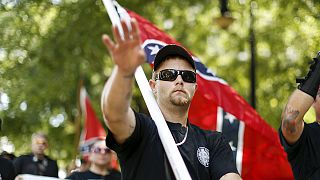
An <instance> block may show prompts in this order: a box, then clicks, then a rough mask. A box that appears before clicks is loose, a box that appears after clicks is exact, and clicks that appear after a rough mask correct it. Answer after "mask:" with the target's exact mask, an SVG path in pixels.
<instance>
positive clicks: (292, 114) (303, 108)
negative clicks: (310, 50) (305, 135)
mask: <svg viewBox="0 0 320 180" xmlns="http://www.w3.org/2000/svg"><path fill="white" fill-rule="evenodd" d="M319 55H320V54H319V53H318V56H317V57H316V58H314V59H313V62H312V64H311V66H310V70H309V73H308V74H307V76H306V77H305V78H304V79H302V80H299V83H300V85H299V86H298V89H297V90H295V91H294V92H293V93H292V95H291V96H290V98H289V100H288V103H287V105H286V107H285V108H284V110H283V113H282V126H281V131H282V134H283V136H284V138H285V139H286V141H287V142H288V143H289V144H294V143H295V142H297V141H298V139H299V138H300V136H301V134H302V132H303V128H304V122H303V116H304V115H305V113H306V112H307V111H308V109H309V108H310V107H311V106H312V104H313V102H314V100H315V99H316V96H317V93H318V89H319V84H320V61H319V57H320V56H319Z"/></svg>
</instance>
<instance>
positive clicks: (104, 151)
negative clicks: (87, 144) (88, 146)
mask: <svg viewBox="0 0 320 180" xmlns="http://www.w3.org/2000/svg"><path fill="white" fill-rule="evenodd" d="M92 151H93V152H94V153H101V154H106V153H109V152H111V150H110V149H109V148H99V147H97V148H93V150H92Z"/></svg>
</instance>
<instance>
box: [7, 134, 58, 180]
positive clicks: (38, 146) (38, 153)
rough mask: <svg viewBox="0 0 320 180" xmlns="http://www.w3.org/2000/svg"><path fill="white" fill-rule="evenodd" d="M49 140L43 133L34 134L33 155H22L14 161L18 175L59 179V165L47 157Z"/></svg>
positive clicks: (32, 142) (32, 139)
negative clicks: (46, 151)
mask: <svg viewBox="0 0 320 180" xmlns="http://www.w3.org/2000/svg"><path fill="white" fill-rule="evenodd" d="M47 148H48V138H47V136H46V135H45V134H43V133H34V134H33V135H32V138H31V149H32V153H30V154H27V155H22V156H20V157H18V158H16V159H15V160H14V161H13V164H14V166H15V169H16V172H17V174H33V175H40V176H50V177H58V165H57V162H56V161H55V160H52V159H51V158H49V157H48V156H46V155H45V153H44V151H45V150H46V149H47Z"/></svg>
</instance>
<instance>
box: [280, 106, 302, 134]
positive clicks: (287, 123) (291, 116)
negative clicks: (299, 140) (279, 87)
mask: <svg viewBox="0 0 320 180" xmlns="http://www.w3.org/2000/svg"><path fill="white" fill-rule="evenodd" d="M299 113H300V112H299V111H298V110H295V109H292V108H290V107H287V106H286V110H285V112H284V115H283V121H282V122H283V124H282V126H283V127H284V129H285V130H286V131H287V132H288V133H290V134H293V133H295V132H296V130H297V129H296V125H297V123H296V122H295V121H294V120H295V119H296V118H297V117H298V115H299Z"/></svg>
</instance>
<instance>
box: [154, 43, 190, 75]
mask: <svg viewBox="0 0 320 180" xmlns="http://www.w3.org/2000/svg"><path fill="white" fill-rule="evenodd" d="M175 55H176V56H181V57H182V58H184V59H185V60H187V61H188V63H189V64H190V65H191V66H192V68H193V69H196V68H195V64H194V60H193V58H192V56H191V55H190V54H189V53H188V51H187V50H186V49H184V48H183V47H182V46H179V45H176V44H168V45H166V46H164V47H163V48H161V49H160V50H159V51H158V53H157V54H156V57H155V58H154V62H153V70H154V71H156V70H157V69H158V68H159V66H160V64H161V63H162V62H163V61H164V60H165V59H166V57H168V56H175Z"/></svg>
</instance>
